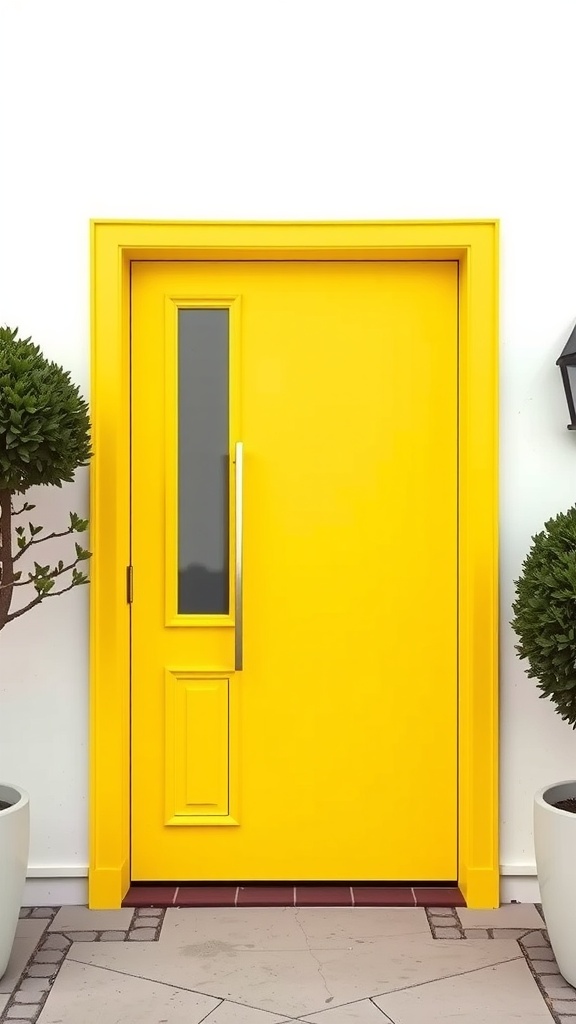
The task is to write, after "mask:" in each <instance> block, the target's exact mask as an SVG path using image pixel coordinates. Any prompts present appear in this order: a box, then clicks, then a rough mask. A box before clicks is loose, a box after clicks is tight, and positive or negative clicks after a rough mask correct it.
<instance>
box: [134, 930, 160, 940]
mask: <svg viewBox="0 0 576 1024" xmlns="http://www.w3.org/2000/svg"><path fill="white" fill-rule="evenodd" d="M128 938H129V939H131V940H132V941H133V942H134V941H136V942H149V941H150V940H151V939H155V938H156V929H155V928H138V930H137V931H133V932H130V934H129V936H128Z"/></svg>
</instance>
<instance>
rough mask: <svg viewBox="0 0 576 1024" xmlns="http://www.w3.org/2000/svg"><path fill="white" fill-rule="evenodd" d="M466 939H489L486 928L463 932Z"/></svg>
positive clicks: (468, 929) (470, 929) (469, 929)
mask: <svg viewBox="0 0 576 1024" xmlns="http://www.w3.org/2000/svg"><path fill="white" fill-rule="evenodd" d="M464 934H465V936H466V938H467V939H489V938H490V936H489V934H488V932H487V930H486V928H467V929H466V931H465V932H464Z"/></svg>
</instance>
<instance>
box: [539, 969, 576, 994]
mask: <svg viewBox="0 0 576 1024" xmlns="http://www.w3.org/2000/svg"><path fill="white" fill-rule="evenodd" d="M540 982H541V984H542V987H543V988H544V989H545V990H546V992H549V990H550V989H551V988H561V989H565V990H566V993H568V992H574V989H573V988H572V986H571V985H569V984H568V982H567V981H566V978H563V977H562V975H561V974H548V975H544V976H543V977H542V978H540ZM575 995H576V993H575ZM562 998H563V999H568V998H572V997H571V996H570V997H569V996H568V995H565V996H563V997H562Z"/></svg>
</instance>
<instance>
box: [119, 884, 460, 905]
mask: <svg viewBox="0 0 576 1024" xmlns="http://www.w3.org/2000/svg"><path fill="white" fill-rule="evenodd" d="M122 906H123V907H426V908H433V907H465V906H466V901H465V900H464V897H463V896H462V893H461V892H460V890H459V889H458V888H456V887H454V886H375V885H269V886H265V885H132V886H131V887H130V889H129V890H128V892H127V894H126V896H125V898H124V900H123V902H122Z"/></svg>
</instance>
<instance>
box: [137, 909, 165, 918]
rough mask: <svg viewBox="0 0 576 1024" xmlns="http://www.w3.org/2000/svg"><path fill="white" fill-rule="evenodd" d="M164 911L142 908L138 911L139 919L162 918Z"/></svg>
mask: <svg viewBox="0 0 576 1024" xmlns="http://www.w3.org/2000/svg"><path fill="white" fill-rule="evenodd" d="M161 914H162V911H161V910H159V909H158V907H142V908H141V909H140V910H139V911H138V917H160V916H161Z"/></svg>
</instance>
